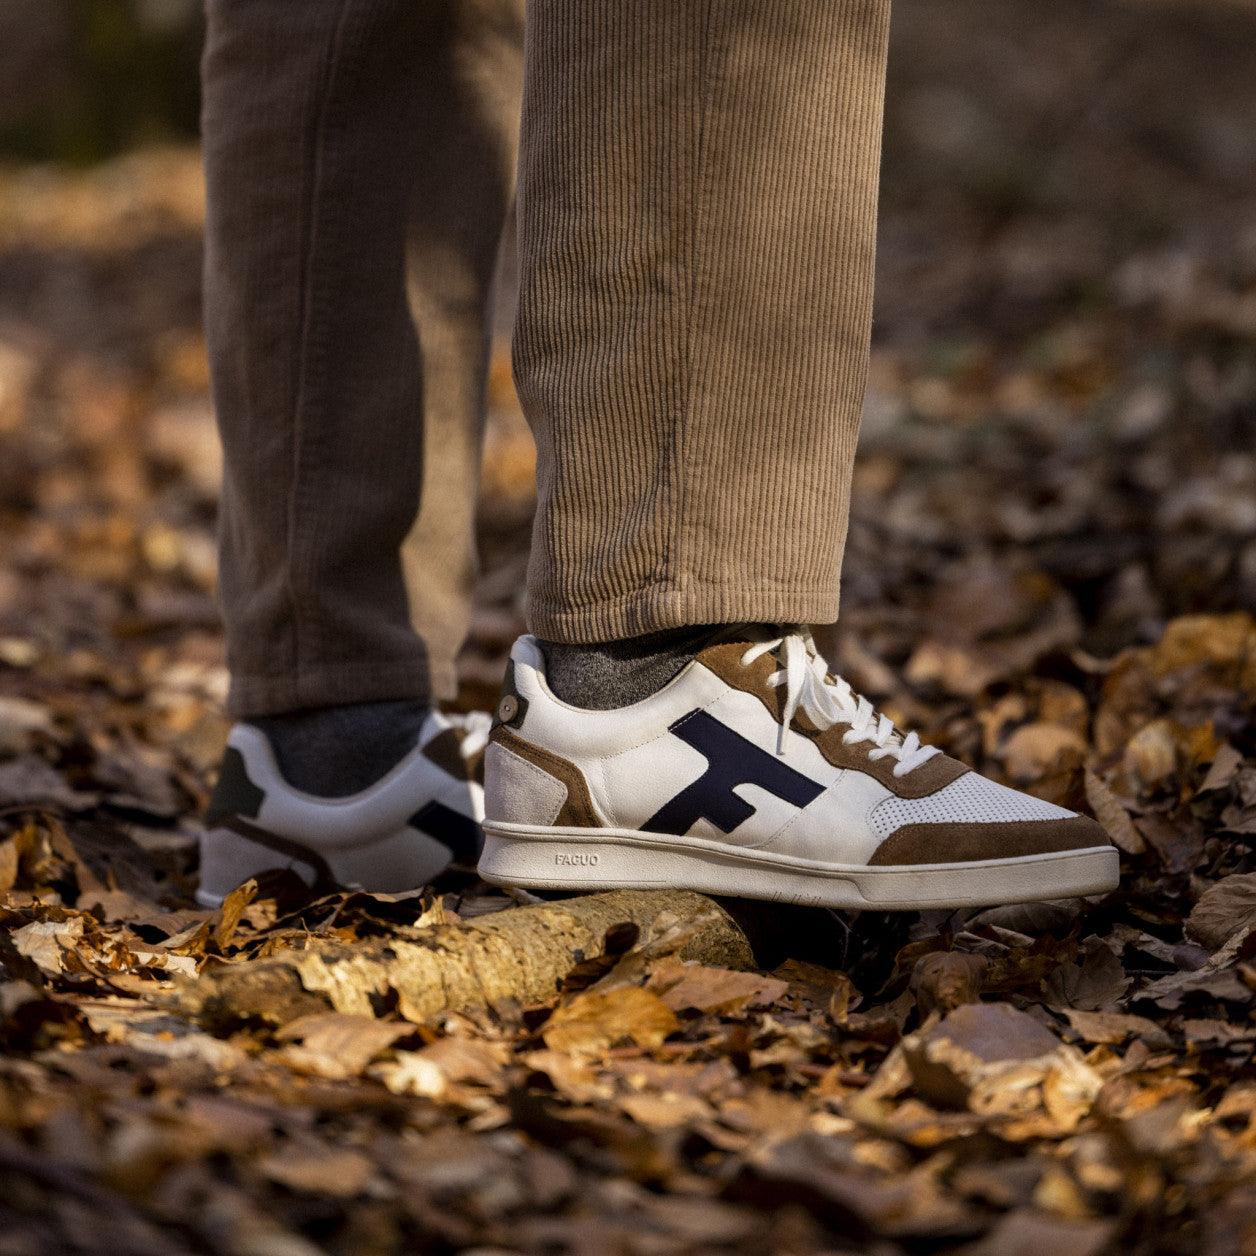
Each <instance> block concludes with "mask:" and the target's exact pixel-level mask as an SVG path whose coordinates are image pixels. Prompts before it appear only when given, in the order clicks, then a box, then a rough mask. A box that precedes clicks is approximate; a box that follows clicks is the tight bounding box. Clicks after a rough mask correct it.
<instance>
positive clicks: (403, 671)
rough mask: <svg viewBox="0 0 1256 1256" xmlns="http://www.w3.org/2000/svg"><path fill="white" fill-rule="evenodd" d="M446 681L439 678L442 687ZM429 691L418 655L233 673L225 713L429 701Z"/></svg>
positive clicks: (251, 714) (252, 714) (246, 715)
mask: <svg viewBox="0 0 1256 1256" xmlns="http://www.w3.org/2000/svg"><path fill="white" fill-rule="evenodd" d="M445 681H446V678H445V677H440V678H438V685H439V687H440V688H441V689H444V688H445ZM432 692H433V683H432V678H431V677H430V675H429V672H428V667H427V664H426V662H425V661H424V660H423V659H421V658H416V659H407V660H404V661H397V660H393V661H390V662H387V663H383V662H381V663H365V664H364V663H353V664H349V665H341V666H336V667H331V666H329V667H319V668H314V669H312V670H310V671H308V672H303V673H301V675H299V676H258V675H238V674H236V675H233V676H232V678H231V687H230V689H229V690H228V692H227V713H228V714H229V715H231V716H232V717H233V718H235V719H252V718H255V717H256V716H259V715H283V714H285V713H287V712H289V711H303V710H309V709H310V708H312V707H327V706H346V705H349V704H350V703H355V702H388V701H397V700H400V699H407V698H408V699H412V700H413V701H416V702H421V703H423V704H425V705H430V704H431V701H432Z"/></svg>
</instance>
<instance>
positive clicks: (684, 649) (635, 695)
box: [538, 624, 732, 711]
mask: <svg viewBox="0 0 1256 1256" xmlns="http://www.w3.org/2000/svg"><path fill="white" fill-rule="evenodd" d="M730 631H732V630H731V629H730V628H729V626H728V625H727V624H699V625H697V626H695V627H690V628H673V629H668V630H666V631H664V632H652V633H649V634H647V635H646V636H643V637H627V638H625V639H624V640H622V641H598V642H594V643H592V644H589V645H569V644H566V643H564V642H561V641H541V642H538V644H539V645H540V647H541V652H542V654H544V655H545V678H546V680H547V681H548V682H549V687H550V688H551V689H552V690H553V691H554V693H555V694H556V695H557V696H558V697H560V698H561V699H562V700H563V701H564V702H570V703H571V705H572V706H578V707H582V708H584V709H585V710H588V711H610V710H613V709H614V708H615V707H625V706H631V705H632V703H634V702H640V701H641V700H642V699H643V698H648V697H649V696H650V695H651V694H652V693H657V692H658V691H659V690H660V689H662V688H663V686H664V685H665V684H667V682H668V681H670V680H672V679H673V678H674V677H676V676H678V675H679V674H680V673H681V671H682V670H683V669H684V667H685V665H686V664H687V663H689V662H690V661H691V660H692V659H693V658H694V657H695V656H696V655H697V654H698V653H699V652H700V651H702V650H704V649H705V648H706V647H707V646H708V645H710V643H711V642H712V641H713V640H714V639H715V638H717V637H721V636H725V635H727V634H728V633H729V632H730Z"/></svg>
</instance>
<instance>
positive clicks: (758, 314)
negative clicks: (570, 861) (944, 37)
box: [515, 0, 889, 643]
mask: <svg viewBox="0 0 1256 1256" xmlns="http://www.w3.org/2000/svg"><path fill="white" fill-rule="evenodd" d="M888 19H889V0H533V2H532V3H531V5H530V7H529V23H530V25H529V30H528V45H527V47H528V52H527V57H528V73H527V86H526V89H525V90H526V95H525V106H524V129H523V140H522V149H521V159H520V190H519V242H520V262H521V288H520V310H519V319H518V324H517V329H516V337H515V370H516V377H517V380H518V384H519V391H520V396H521V399H522V401H523V405H524V408H525V411H526V413H527V415H528V418H529V421H530V422H531V424H532V426H533V429H534V431H535V433H536V437H537V444H538V453H539V460H540V466H539V473H538V474H539V491H540V502H539V509H538V514H537V521H536V527H535V532H534V538H533V554H532V567H531V571H530V577H529V594H530V604H529V612H530V620H531V626H532V628H533V630H534V631H535V632H536V633H537V634H538V635H539V636H541V637H545V638H548V639H550V640H552V641H556V642H569V643H582V642H604V641H607V640H611V639H615V638H625V637H630V636H635V635H638V634H643V633H650V632H655V631H658V630H661V629H669V628H678V627H684V626H687V625H693V624H704V623H730V622H738V621H743V620H750V621H774V622H789V623H806V622H826V621H830V620H832V619H833V618H835V616H836V612H837V594H838V576H839V568H840V562H841V552H842V545H843V542H844V538H845V533H846V518H847V506H848V492H849V483H850V474H851V465H852V460H853V458H854V450H855V441H856V435H857V430H858V420H859V413H860V406H861V401H862V396H863V390H864V381H865V374H866V365H867V352H868V337H869V324H870V317H871V300H872V267H873V252H874V237H875V215H876V199H877V176H878V164H879V154H880V135H881V111H882V94H883V82H884V65H885V53H886V37H887V26H888Z"/></svg>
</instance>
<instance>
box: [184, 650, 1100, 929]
mask: <svg viewBox="0 0 1256 1256" xmlns="http://www.w3.org/2000/svg"><path fill="white" fill-rule="evenodd" d="M734 635H735V634H734ZM481 766H482V769H483V786H481V785H480V784H479V780H478V778H479V776H480V768H481ZM481 825H482V828H483V843H482V848H481V840H480V827H481ZM206 827H207V833H206V836H205V838H204V841H203V845H202V852H203V853H202V868H201V890H200V899H201V901H202V902H203V903H205V904H207V905H212V904H215V903H217V902H220V901H221V899H222V897H223V896H224V895H225V894H227V893H228V892H229V891H230V890H231V889H232V888H233V887H234V886H235V885H237V884H239V883H240V882H241V881H243V880H245V879H247V878H248V877H250V876H256V875H258V874H260V873H262V872H264V871H266V870H268V869H272V868H278V867H290V868H292V869H293V870H295V871H296V872H297V873H298V874H299V875H300V876H302V877H303V878H304V879H305V880H306V881H307V882H308V883H309V884H311V885H316V886H325V887H328V888H330V887H332V886H336V885H340V886H357V887H361V888H363V889H366V890H372V891H376V892H402V891H406V890H410V889H413V888H416V887H418V886H421V885H424V884H426V883H427V882H428V881H430V880H431V879H432V878H433V877H434V876H435V875H436V874H437V873H439V872H440V871H442V870H443V869H444V868H445V867H447V866H448V865H449V864H451V863H457V864H461V865H464V866H472V865H475V864H476V862H477V857H478V869H479V873H480V876H481V877H483V879H484V880H486V881H489V882H492V883H494V884H497V885H503V886H517V887H521V888H527V889H558V890H603V889H619V888H633V889H645V888H656V887H677V888H687V889H694V890H699V891H702V892H705V893H710V894H718V895H731V896H735V897H742V898H757V899H769V900H774V901H779V902H789V903H802V904H807V905H812V906H826V907H834V908H845V909H860V908H868V909H876V910H896V909H904V910H920V909H925V908H933V907H947V908H950V907H973V906H982V905H987V904H997V903H1008V902H1025V901H1031V900H1035V899H1052V898H1067V897H1071V896H1078V895H1087V894H1099V893H1103V892H1106V891H1108V890H1111V889H1114V888H1115V886H1116V884H1117V874H1118V866H1117V864H1118V861H1117V851H1116V849H1115V847H1114V846H1113V845H1112V843H1111V841H1110V840H1109V839H1108V837H1107V835H1106V833H1105V832H1104V830H1103V829H1102V828H1101V827H1100V826H1099V825H1098V824H1096V823H1095V822H1094V821H1093V820H1090V819H1087V818H1086V817H1084V816H1080V815H1077V814H1076V813H1074V812H1072V811H1068V810H1066V809H1065V808H1063V807H1058V806H1055V805H1053V804H1051V803H1048V802H1044V801H1042V800H1041V799H1038V798H1034V797H1032V796H1030V795H1028V794H1022V793H1018V792H1017V791H1015V790H1012V789H1008V788H1007V787H1006V786H1003V785H999V784H996V783H995V782H993V781H990V780H987V779H986V778H985V777H982V776H979V775H978V774H977V773H975V772H973V771H971V770H969V769H968V768H967V767H965V766H964V764H962V763H960V762H958V761H957V760H955V759H952V758H950V757H949V756H947V755H945V754H942V753H941V752H940V751H938V750H937V749H935V748H934V747H931V746H927V745H924V744H922V743H921V742H920V740H919V738H918V737H917V736H916V734H915V733H909V734H906V735H904V734H902V733H900V732H899V731H898V730H897V729H895V727H894V726H893V724H892V723H891V722H890V720H889V719H888V718H887V717H885V716H883V715H879V714H878V713H877V712H876V711H875V710H874V709H873V707H872V706H871V704H870V703H869V702H868V701H867V700H866V699H864V698H861V697H859V696H857V695H856V694H854V693H853V692H852V691H851V689H850V686H849V685H848V684H846V682H845V681H842V680H840V679H838V678H836V677H833V676H831V675H829V674H828V670H827V668H826V666H825V664H824V662H823V660H822V659H821V658H820V656H819V655H818V654H817V652H816V650H815V647H814V644H813V643H812V642H811V640H810V637H809V636H808V635H807V634H806V633H805V632H802V631H795V632H787V633H785V634H784V635H782V636H780V637H774V638H767V639H763V640H753V639H752V640H747V639H744V634H743V639H740V640H728V639H726V640H719V639H717V640H716V641H714V642H713V643H712V644H710V645H708V646H707V647H706V648H705V649H704V650H702V651H701V652H700V653H699V654H698V655H697V656H696V657H695V658H694V659H693V660H692V662H690V663H689V664H688V665H687V666H686V667H685V668H684V670H683V671H681V672H680V674H679V675H677V676H676V677H675V679H674V680H672V681H671V682H670V683H669V684H668V685H666V686H665V687H664V688H662V689H661V690H659V691H658V692H657V693H655V694H653V695H651V696H650V697H648V698H646V699H644V700H643V701H641V702H637V703H635V704H633V705H632V706H628V707H622V708H619V709H616V710H609V711H596V710H593V711H591V710H583V709H580V708H577V707H574V706H571V705H570V704H569V703H566V702H563V701H561V700H560V699H559V698H557V697H556V696H555V695H554V693H553V692H552V691H551V689H550V688H549V685H548V684H547V683H546V676H545V662H544V658H543V656H542V654H541V651H540V649H539V647H538V646H537V643H536V641H535V640H534V639H533V638H531V637H521V638H520V639H519V640H518V641H517V642H516V643H515V646H514V648H513V650H512V651H511V658H510V663H509V665H508V668H507V674H506V683H505V688H504V692H503V695H502V698H501V701H500V703H499V704H498V707H497V711H496V713H495V718H494V719H493V721H492V724H491V728H490V724H489V719H488V717H487V716H483V715H480V716H471V717H461V718H457V717H449V716H444V715H441V714H439V713H433V714H432V715H431V716H430V717H429V719H428V721H427V723H426V725H425V726H424V728H423V730H422V733H421V735H420V737H419V741H418V744H417V745H416V747H415V749H414V750H413V751H412V752H411V753H410V754H409V755H408V756H407V757H406V758H405V759H403V760H402V761H401V762H400V763H398V764H397V765H396V766H395V767H394V768H393V769H392V770H391V771H390V772H389V773H388V774H387V775H385V776H384V777H383V778H382V779H381V780H379V781H377V782H376V783H375V784H374V785H372V786H371V787H370V788H369V789H365V790H363V791H362V792H361V793H358V794H354V795H351V796H349V797H347V798H333V799H327V798H320V797H316V796H314V795H311V794H306V793H302V792H300V791H298V790H296V789H293V788H292V787H291V786H290V785H289V784H288V783H287V782H286V781H285V780H284V778H283V776H282V774H281V773H280V771H279V768H278V765H277V763H276V760H275V757H274V754H273V753H272V751H271V747H270V745H269V743H268V741H267V739H266V737H265V736H264V735H263V734H262V733H261V732H260V731H259V730H258V729H256V728H253V727H251V726H250V725H248V724H239V725H237V726H236V727H235V728H234V729H233V730H232V732H231V734H230V737H229V738H228V743H227V750H226V753H225V756H224V759H223V766H222V771H221V774H220V777H219V782H218V786H217V789H216V790H215V793H214V796H213V800H212V802H211V805H210V809H209V813H208V815H207V817H206Z"/></svg>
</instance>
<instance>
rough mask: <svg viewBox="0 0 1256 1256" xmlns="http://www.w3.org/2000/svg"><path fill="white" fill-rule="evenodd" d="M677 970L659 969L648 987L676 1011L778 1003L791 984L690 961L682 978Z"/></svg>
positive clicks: (733, 1009)
mask: <svg viewBox="0 0 1256 1256" xmlns="http://www.w3.org/2000/svg"><path fill="white" fill-rule="evenodd" d="M674 978H675V974H674V970H671V971H666V972H664V973H659V972H657V971H656V977H655V979H652V980H651V981H650V983H649V985H648V986H647V989H650V990H652V991H653V992H654V993H655V994H658V995H659V996H660V997H661V998H662V1000H663V1002H664V1003H666V1004H667V1006H668V1007H670V1008H671V1009H672V1011H673V1012H684V1011H690V1010H692V1011H698V1012H719V1013H723V1014H725V1015H730V1014H733V1013H736V1012H739V1011H741V1010H742V1009H743V1008H747V1007H762V1006H764V1005H765V1004H767V1003H774V1002H775V1001H776V1000H777V999H779V998H780V997H781V995H783V994H784V993H785V991H786V990H788V989H789V983H788V982H787V981H782V980H780V979H779V978H776V977H764V976H761V975H760V974H758V973H746V972H736V971H734V970H733V969H731V968H707V967H704V966H702V965H700V964H686V965H685V966H684V968H683V970H682V971H681V972H680V976H679V980H676V979H674Z"/></svg>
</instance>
